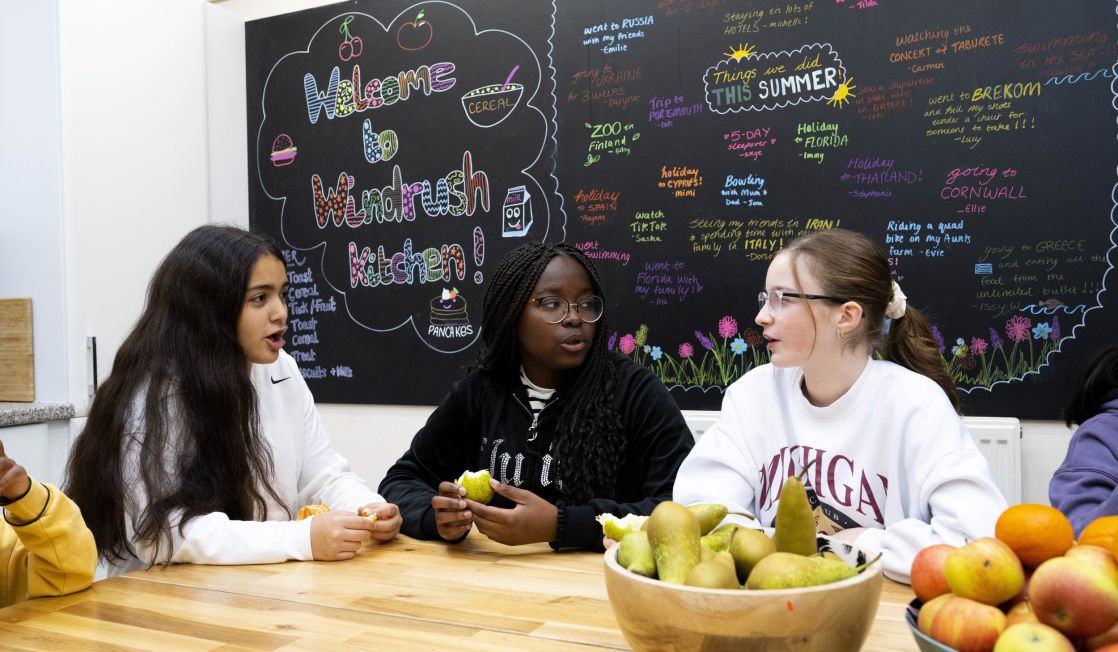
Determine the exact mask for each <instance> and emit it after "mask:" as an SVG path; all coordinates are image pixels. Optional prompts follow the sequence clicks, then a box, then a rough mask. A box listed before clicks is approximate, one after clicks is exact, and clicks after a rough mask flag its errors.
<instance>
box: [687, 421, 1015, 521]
mask: <svg viewBox="0 0 1118 652" xmlns="http://www.w3.org/2000/svg"><path fill="white" fill-rule="evenodd" d="M683 418H684V419H685V420H686V421H687V425H688V427H690V428H691V434H693V435H695V439H698V438H699V437H701V436H702V435H703V433H704V432H706V431H707V429H708V428H710V427H711V426H712V425H714V423H715V422H716V421H717V420H718V412H715V411H708V410H684V411H683ZM963 423H964V424H965V425H966V426H967V430H969V431H970V434H971V436H972V437H974V442H975V443H976V444H978V450H980V451H982V454H983V455H984V456H985V457H986V461H987V462H988V463H989V464H990V470H991V471H992V472H993V474H994V481H995V482H997V483H998V488H999V489H1001V492H1002V494H1003V495H1004V496H1005V499H1006V502H1008V503H1009V504H1010V505H1016V504H1018V503H1020V502H1021V422H1020V421H1018V420H1017V419H1013V418H1009V417H963Z"/></svg>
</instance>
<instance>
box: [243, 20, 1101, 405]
mask: <svg viewBox="0 0 1118 652" xmlns="http://www.w3.org/2000/svg"><path fill="white" fill-rule="evenodd" d="M1116 36H1118V33H1116V29H1115V4H1113V3H1110V4H1108V3H1105V2H1093V3H1051V2H1038V1H1024V2H1013V3H1008V2H981V3H974V2H969V1H964V0H953V1H945V2H936V3H895V2H884V1H882V2H878V1H876V0H860V1H851V0H830V1H827V2H824V1H822V0H807V1H804V2H788V1H776V0H752V1H751V0H734V1H730V0H727V1H720V0H660V1H659V2H648V1H636V0H610V1H609V2H606V1H605V0H584V1H579V2H561V1H556V2H542V1H533V0H524V1H519V2H504V1H500V2H497V1H492V0H470V1H466V0H460V1H456V2H443V1H439V0H435V1H430V2H419V3H404V2H394V1H380V0H378V1H377V2H371V1H369V2H367V1H363V0H358V1H355V2H345V3H341V4H336V5H330V6H326V7H320V8H315V9H311V10H307V11H301V12H296V13H291V14H286V15H281V16H276V17H272V18H267V19H262V20H258V21H252V22H249V23H247V24H246V27H245V43H246V67H247V71H246V82H247V83H246V88H247V94H248V107H249V111H248V116H247V118H248V142H247V147H248V157H249V161H250V166H249V168H250V179H249V197H250V211H251V214H250V221H251V223H252V225H253V226H255V227H257V228H260V229H263V230H265V231H268V232H270V233H272V234H274V235H275V236H276V237H277V238H278V239H279V240H280V241H281V243H282V245H283V246H284V248H285V254H286V256H287V259H288V260H287V262H288V267H289V270H290V273H289V275H290V280H291V282H292V294H291V297H290V302H289V308H290V313H291V314H290V319H289V321H290V328H289V336H288V338H287V339H288V344H287V349H288V350H289V352H291V353H292V355H294V356H295V357H296V359H297V360H298V361H299V364H300V366H301V367H302V369H303V371H304V374H305V375H306V376H307V380H308V382H309V383H310V386H311V388H312V390H313V391H314V393H315V395H316V397H317V399H318V400H319V401H323V402H342V403H388V404H434V403H437V402H438V401H439V400H440V399H441V398H442V396H443V395H444V394H445V392H446V390H447V388H448V386H449V384H450V383H451V382H452V381H454V380H455V379H457V378H460V377H461V376H462V374H463V373H464V371H465V369H466V367H467V366H468V365H469V363H470V362H471V361H472V359H473V357H474V355H475V354H476V347H477V344H478V335H479V332H478V327H479V324H480V321H481V300H482V297H483V295H484V289H485V284H486V282H487V278H486V274H487V273H488V272H489V271H490V270H491V269H493V267H494V265H495V264H496V262H497V261H498V260H499V259H500V257H501V255H502V254H503V253H505V252H507V251H508V250H509V249H511V248H513V247H515V246H517V245H518V244H520V243H521V242H523V241H524V239H525V238H532V239H546V240H565V241H567V242H570V243H573V244H575V245H576V246H578V247H580V248H581V249H583V251H585V252H586V253H587V255H589V256H590V257H592V258H593V259H595V262H596V264H597V265H598V268H599V270H600V271H601V273H602V275H603V278H604V283H605V287H606V290H607V295H608V296H607V321H608V326H607V330H606V334H607V336H608V338H609V344H610V346H611V348H613V349H616V350H620V351H622V352H623V353H625V354H627V355H629V356H631V357H632V358H634V359H635V360H636V361H638V362H639V363H641V364H643V365H645V366H647V367H649V368H650V369H652V370H653V371H654V372H656V373H657V375H658V376H659V377H660V378H661V379H662V380H663V381H664V382H665V384H666V385H667V386H668V387H669V388H671V390H672V394H673V396H675V398H676V399H677V401H678V403H679V404H680V406H681V407H683V408H692V409H717V408H718V406H719V405H720V403H721V398H722V392H723V390H724V388H725V387H726V385H727V384H728V383H730V382H732V381H733V380H734V379H735V378H737V377H739V376H740V375H741V374H742V373H744V372H745V371H747V370H748V369H749V368H752V367H753V366H755V365H757V364H763V363H764V362H765V361H766V354H765V351H764V349H763V347H759V346H757V345H758V344H759V343H760V329H759V328H757V327H756V325H755V324H754V323H753V318H754V316H755V314H756V299H755V297H756V295H757V292H758V290H759V289H760V288H761V287H762V286H763V284H764V273H765V269H766V266H767V264H768V261H769V260H770V259H771V257H772V255H773V254H774V252H776V251H778V250H779V249H780V247H781V246H782V245H783V244H784V243H786V242H788V241H789V240H790V239H792V238H794V237H796V236H797V235H800V234H802V233H805V232H808V231H812V230H817V229H825V228H832V227H843V228H850V229H855V230H858V231H861V232H864V233H866V234H868V235H870V236H871V237H873V238H874V239H875V240H877V241H878V242H880V243H881V244H882V246H883V247H886V248H887V250H888V253H889V256H890V263H891V266H892V269H893V273H894V276H895V278H896V279H897V280H898V282H899V283H900V284H901V286H902V287H903V288H904V290H905V292H906V294H907V295H908V297H909V301H910V303H912V304H913V305H916V306H918V307H920V308H922V309H923V310H924V311H925V312H926V313H927V314H928V315H929V317H930V318H931V320H932V322H933V324H934V325H935V331H936V335H937V338H939V339H940V341H941V349H942V353H943V356H944V359H945V360H946V361H947V363H948V364H949V367H950V369H951V370H952V373H953V374H954V375H955V377H956V381H957V383H958V385H959V388H960V390H961V391H962V392H963V397H964V407H965V410H966V412H967V413H969V414H984V415H1011V416H1019V417H1031V418H1054V417H1055V416H1056V415H1057V413H1058V412H1059V410H1060V408H1061V406H1062V404H1063V401H1064V400H1065V398H1066V392H1067V385H1068V383H1069V381H1070V379H1071V378H1072V377H1074V376H1075V375H1076V374H1077V372H1078V368H1079V367H1080V366H1081V365H1082V363H1083V361H1084V360H1085V359H1086V357H1087V356H1088V355H1089V354H1090V352H1091V351H1092V350H1094V349H1095V348H1096V347H1097V346H1098V345H1100V344H1101V343H1104V342H1108V341H1110V340H1113V338H1114V336H1113V333H1114V332H1115V330H1114V322H1115V321H1116V320H1115V319H1114V317H1113V313H1114V309H1113V308H1109V309H1105V310H1104V309H1103V306H1104V303H1105V298H1106V289H1107V288H1106V284H1107V280H1108V279H1112V278H1113V275H1110V274H1109V272H1110V270H1111V268H1112V267H1113V262H1114V247H1115V245H1114V241H1113V233H1114V229H1115V224H1116V223H1115V219H1114V216H1113V215H1114V209H1115V194H1114V191H1115V180H1116V179H1115V170H1116V166H1118V148H1116V147H1115V122H1116V116H1118V111H1116V108H1115V107H1116V106H1118V95H1116V93H1115V90H1114V88H1113V87H1112V84H1113V83H1114V82H1115V73H1114V68H1115V61H1116V59H1118V48H1116V46H1115V40H1116ZM1111 282H1113V281H1112V280H1111Z"/></svg>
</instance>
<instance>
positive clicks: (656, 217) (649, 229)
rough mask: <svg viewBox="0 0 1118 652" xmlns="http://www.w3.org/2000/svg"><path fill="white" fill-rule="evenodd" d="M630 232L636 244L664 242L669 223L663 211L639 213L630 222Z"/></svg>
mask: <svg viewBox="0 0 1118 652" xmlns="http://www.w3.org/2000/svg"><path fill="white" fill-rule="evenodd" d="M629 232H630V234H631V235H632V236H633V242H636V243H641V244H644V243H657V242H663V241H664V237H665V236H666V235H667V232H668V221H667V219H665V217H664V211H662V210H649V211H637V212H636V213H635V214H634V215H633V220H632V221H631V222H629Z"/></svg>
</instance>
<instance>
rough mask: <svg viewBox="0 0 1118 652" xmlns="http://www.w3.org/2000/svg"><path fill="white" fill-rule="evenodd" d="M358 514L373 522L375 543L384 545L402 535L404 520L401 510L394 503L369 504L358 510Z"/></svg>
mask: <svg viewBox="0 0 1118 652" xmlns="http://www.w3.org/2000/svg"><path fill="white" fill-rule="evenodd" d="M357 514H358V515H360V516H364V517H365V518H367V519H370V520H372V522H373V532H372V538H373V541H379V542H381V543H384V542H385V541H389V540H391V539H393V538H395V536H396V535H397V534H399V533H400V526H401V525H403V524H404V518H403V517H402V516H400V508H399V507H397V506H396V505H394V504H392V503H369V504H368V505H365V506H363V507H360V508H358V509H357Z"/></svg>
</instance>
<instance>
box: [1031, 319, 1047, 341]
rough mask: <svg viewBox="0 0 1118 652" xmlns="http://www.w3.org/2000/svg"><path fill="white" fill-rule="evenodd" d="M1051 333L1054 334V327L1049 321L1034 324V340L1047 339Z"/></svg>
mask: <svg viewBox="0 0 1118 652" xmlns="http://www.w3.org/2000/svg"><path fill="white" fill-rule="evenodd" d="M1051 334H1052V327H1051V326H1049V325H1048V323H1047V322H1042V323H1040V324H1037V325H1036V326H1033V339H1034V340H1046V339H1048V336H1049V335H1051Z"/></svg>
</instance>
